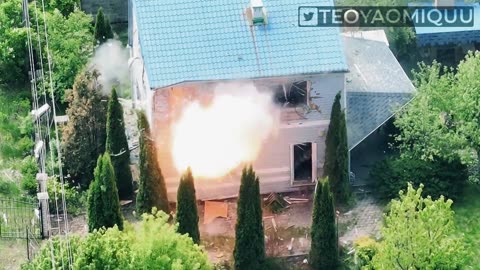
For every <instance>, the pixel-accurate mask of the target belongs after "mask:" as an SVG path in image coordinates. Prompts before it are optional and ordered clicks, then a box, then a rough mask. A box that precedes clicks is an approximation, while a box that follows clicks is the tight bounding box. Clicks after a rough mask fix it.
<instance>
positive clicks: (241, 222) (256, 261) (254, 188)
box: [233, 166, 265, 270]
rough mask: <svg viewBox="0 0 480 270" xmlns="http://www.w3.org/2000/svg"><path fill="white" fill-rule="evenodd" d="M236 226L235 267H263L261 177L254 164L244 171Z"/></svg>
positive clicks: (263, 239)
mask: <svg viewBox="0 0 480 270" xmlns="http://www.w3.org/2000/svg"><path fill="white" fill-rule="evenodd" d="M240 181H241V184H240V191H239V196H238V202H237V205H238V207H237V224H236V226H235V249H234V252H233V256H234V260H235V269H237V270H243V269H249V270H250V269H252V270H255V269H262V264H263V263H264V261H265V238H264V237H265V236H264V233H263V223H262V208H261V198H260V189H259V179H258V177H256V175H255V172H254V171H253V168H252V166H250V167H248V168H244V169H243V171H242V177H241V180H240Z"/></svg>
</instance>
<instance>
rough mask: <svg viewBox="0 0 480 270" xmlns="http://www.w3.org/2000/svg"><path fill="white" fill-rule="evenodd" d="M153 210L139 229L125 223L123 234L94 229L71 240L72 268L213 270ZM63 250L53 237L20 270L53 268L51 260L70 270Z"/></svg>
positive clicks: (188, 240)
mask: <svg viewBox="0 0 480 270" xmlns="http://www.w3.org/2000/svg"><path fill="white" fill-rule="evenodd" d="M155 211H156V210H154V215H146V214H145V215H143V221H142V222H141V223H140V224H138V226H132V225H129V224H127V225H126V226H125V229H124V230H123V231H120V230H119V229H118V227H116V226H115V227H113V228H109V229H105V228H102V229H100V230H96V231H94V232H93V233H90V234H88V235H87V236H86V238H84V239H80V238H78V237H76V236H72V237H70V245H71V251H72V255H73V261H74V265H73V269H124V270H136V269H178V270H181V269H195V270H210V269H212V266H211V265H210V263H209V262H208V258H207V254H206V253H205V252H204V251H203V249H202V248H201V247H199V246H198V245H195V244H194V243H193V241H192V239H191V238H190V237H188V236H186V235H180V234H178V233H176V228H175V226H173V225H170V224H169V223H168V216H167V215H166V214H165V213H163V212H161V211H160V212H158V213H156V212H155ZM51 247H53V254H52V253H51ZM60 247H62V251H63V252H60ZM66 251H67V245H66V241H65V240H64V238H53V239H52V244H46V245H44V246H43V248H42V249H41V250H40V252H39V253H38V254H37V256H35V258H34V259H33V260H32V261H31V262H29V263H26V264H24V265H22V269H23V270H30V269H32V270H33V269H52V268H53V267H52V258H53V259H54V260H55V266H56V267H55V269H60V270H67V269H70V268H69V264H68V263H67V262H68V260H67V252H66ZM62 255H63V257H62ZM62 259H63V264H62Z"/></svg>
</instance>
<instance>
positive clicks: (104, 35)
mask: <svg viewBox="0 0 480 270" xmlns="http://www.w3.org/2000/svg"><path fill="white" fill-rule="evenodd" d="M111 38H113V32H112V26H111V25H110V20H109V19H108V18H106V17H105V14H104V13H103V8H101V7H100V8H99V9H98V11H97V16H96V19H95V40H96V41H97V43H98V44H102V43H104V42H105V41H107V40H108V39H111Z"/></svg>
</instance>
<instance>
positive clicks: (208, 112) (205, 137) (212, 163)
mask: <svg viewBox="0 0 480 270" xmlns="http://www.w3.org/2000/svg"><path fill="white" fill-rule="evenodd" d="M215 94H216V95H215V96H214V98H213V101H212V102H211V104H210V105H208V106H202V105H200V104H199V103H198V102H193V103H191V104H189V105H188V106H187V107H186V109H185V110H184V111H183V114H182V116H181V118H180V119H179V121H177V123H176V124H175V125H174V126H173V134H172V135H173V144H172V155H173V161H174V164H175V166H176V168H177V170H178V171H179V172H183V171H184V170H185V169H186V168H187V167H191V169H192V173H193V174H194V175H195V176H196V177H200V178H216V177H222V176H224V175H226V174H228V173H229V172H230V171H232V170H234V169H236V168H237V167H239V165H241V164H242V163H245V162H253V161H255V160H256V158H257V156H258V154H259V152H260V151H261V148H262V145H263V143H264V142H265V140H267V139H268V138H269V136H271V135H272V134H274V132H275V130H276V128H277V127H278V124H279V112H278V110H277V109H276V108H275V106H274V104H273V103H272V97H271V95H270V94H267V93H260V92H258V91H257V89H256V88H255V86H254V85H253V84H243V85H238V84H218V85H217V86H216V87H215Z"/></svg>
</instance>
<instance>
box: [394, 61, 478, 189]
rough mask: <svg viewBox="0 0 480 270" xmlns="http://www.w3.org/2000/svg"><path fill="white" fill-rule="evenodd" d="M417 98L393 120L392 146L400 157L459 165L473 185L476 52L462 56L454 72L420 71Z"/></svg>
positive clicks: (435, 66) (438, 68)
mask: <svg viewBox="0 0 480 270" xmlns="http://www.w3.org/2000/svg"><path fill="white" fill-rule="evenodd" d="M415 84H416V86H417V92H416V94H415V98H414V99H413V100H412V101H411V102H410V104H409V105H408V107H407V108H406V109H405V110H404V111H403V112H402V113H401V114H400V115H399V116H398V117H397V119H396V121H395V125H397V126H398V127H399V129H400V131H401V132H400V134H399V135H398V136H397V137H396V140H397V141H398V142H400V148H401V150H402V151H403V155H410V156H413V157H416V158H421V159H424V160H434V159H435V158H442V159H446V160H448V161H453V160H455V159H460V160H461V162H462V163H463V164H466V165H468V166H469V169H470V174H471V176H472V179H476V180H478V173H479V165H478V164H479V156H480V121H478V115H479V108H480V107H479V106H478V104H479V102H480V91H478V89H480V52H476V53H470V54H469V55H468V56H466V58H465V60H464V61H462V62H461V63H460V64H459V65H458V68H457V70H456V72H455V71H453V70H450V69H445V68H443V67H442V66H441V65H440V64H438V63H434V64H433V65H432V66H426V65H423V64H422V65H420V70H419V72H417V73H416V74H415Z"/></svg>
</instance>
